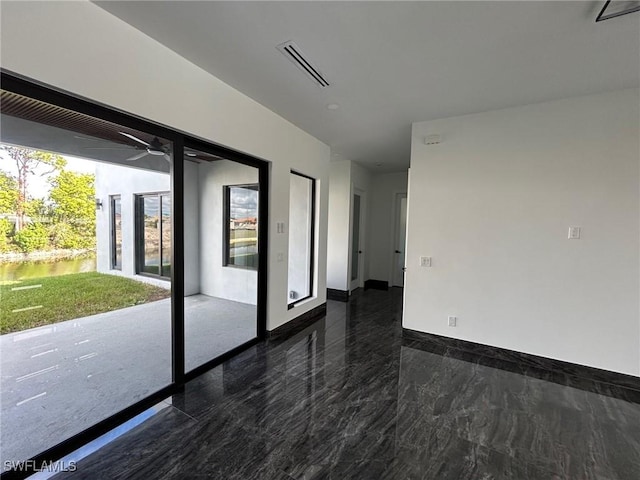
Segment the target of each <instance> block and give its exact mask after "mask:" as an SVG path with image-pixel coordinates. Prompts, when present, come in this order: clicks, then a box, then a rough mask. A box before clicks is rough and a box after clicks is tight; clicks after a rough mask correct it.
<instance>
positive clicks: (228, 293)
mask: <svg viewBox="0 0 640 480" xmlns="http://www.w3.org/2000/svg"><path fill="white" fill-rule="evenodd" d="M184 182H185V197H184V198H185V212H188V213H187V214H185V235H184V244H185V281H184V285H185V299H184V326H185V369H186V371H191V370H193V369H195V368H197V367H200V366H202V365H204V364H206V363H207V362H210V361H211V360H213V359H214V358H216V357H218V356H220V355H222V354H224V353H226V352H229V351H230V350H233V349H234V348H236V347H238V346H240V345H242V344H244V343H246V342H248V341H250V340H252V339H254V338H256V337H257V335H258V331H257V319H258V269H259V263H260V261H259V260H260V251H261V244H260V242H259V236H260V231H261V228H260V227H261V226H260V209H261V208H262V206H261V205H260V188H261V185H260V179H259V170H258V168H256V167H253V166H250V165H246V164H243V163H241V162H237V161H233V160H230V159H228V158H225V157H224V156H223V155H212V154H211V153H207V152H205V151H200V150H195V149H187V150H186V155H185V164H184Z"/></svg>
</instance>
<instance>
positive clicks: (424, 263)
mask: <svg viewBox="0 0 640 480" xmlns="http://www.w3.org/2000/svg"><path fill="white" fill-rule="evenodd" d="M420 266H421V267H430V266H431V257H420Z"/></svg>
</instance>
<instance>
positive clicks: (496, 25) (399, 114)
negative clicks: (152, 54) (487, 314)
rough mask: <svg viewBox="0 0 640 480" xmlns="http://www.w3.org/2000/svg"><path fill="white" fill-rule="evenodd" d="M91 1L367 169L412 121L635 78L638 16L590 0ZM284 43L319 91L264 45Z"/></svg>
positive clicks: (402, 141)
mask: <svg viewBox="0 0 640 480" xmlns="http://www.w3.org/2000/svg"><path fill="white" fill-rule="evenodd" d="M97 3H98V5H99V6H100V7H102V8H104V9H105V10H107V11H109V12H111V13H112V14H114V15H116V16H118V17H119V18H121V19H123V20H124V21H126V22H127V23H129V24H131V25H133V26H134V27H136V28H137V29H139V30H141V31H143V32H145V33H146V34H148V35H149V36H151V37H153V38H155V39H156V40H157V41H159V42H161V43H163V44H164V45H166V46H168V47H169V48H171V49H172V50H174V51H176V52H177V53H179V54H180V55H182V56H183V57H185V58H187V59H189V60H190V61H192V62H193V63H195V64H197V65H199V66H200V67H202V68H204V69H205V70H207V71H209V72H211V73H212V74H213V75H215V76H216V77H218V78H220V79H221V80H223V81H224V82H226V83H228V84H229V85H231V86H233V87H235V88H236V89H238V90H240V91H241V92H243V93H245V94H247V95H248V96H250V97H252V98H253V99H255V100H257V101H258V102H260V103H261V104H263V105H265V106H266V107H268V108H270V109H271V110H273V111H275V112H277V113H278V114H280V115H281V116H283V117H284V118H286V119H287V120H289V121H290V122H292V123H294V124H295V125H297V126H299V127H300V128H302V129H304V130H305V131H307V132H309V133H310V134H312V135H313V136H315V137H317V138H319V139H320V140H322V141H324V142H325V143H327V144H328V145H330V146H331V148H332V151H333V152H335V153H339V154H340V157H339V158H347V159H351V160H356V161H358V162H359V163H361V164H363V165H366V166H371V167H372V168H373V169H377V170H381V171H393V170H401V169H406V168H407V167H408V166H409V155H410V134H411V123H412V122H414V121H423V120H431V119H436V118H443V117H449V116H455V115H463V114H468V113H474V112H482V111H487V110H494V109H499V108H506V107H510V106H516V105H523V104H528V103H535V102H541V101H546V100H552V99H558V98H563V97H568V96H574V95H583V94H590V93H597V92H602V91H606V90H614V89H620V88H627V87H637V86H638V85H639V78H640V14H638V13H634V14H631V15H627V16H624V17H619V18H615V19H611V20H607V21H605V22H601V23H598V24H596V23H594V19H595V17H596V15H597V13H598V11H599V10H600V8H601V7H602V4H603V2H602V1H596V2H581V1H569V2H539V1H532V2H183V1H177V2H176V1H161V2H155V1H153V2H150V1H127V2H112V1H107V2H97ZM288 40H293V41H295V42H296V43H297V44H298V45H299V46H300V48H301V49H302V50H303V51H304V53H305V54H306V55H307V56H308V57H309V59H310V60H312V61H313V62H314V63H315V64H316V65H317V66H318V67H319V68H320V70H321V71H322V72H323V73H324V75H325V76H326V77H327V78H328V80H329V82H330V83H331V86H330V87H328V88H325V89H321V88H319V87H317V86H316V85H314V84H313V83H312V82H311V81H310V80H309V79H308V78H307V77H306V76H304V75H303V74H302V73H301V72H300V71H299V70H298V69H297V68H296V67H295V66H294V65H293V64H292V63H290V62H289V61H288V60H287V59H286V58H285V57H284V56H283V55H282V54H281V53H280V52H279V51H278V50H276V46H277V45H278V44H280V43H282V42H285V41H288ZM167 75H180V73H179V72H167ZM331 103H336V104H338V105H339V106H340V108H339V109H337V110H334V111H331V110H328V109H327V108H326V105H327V104H331ZM378 163H381V164H382V166H380V167H376V166H375V165H376V164H378Z"/></svg>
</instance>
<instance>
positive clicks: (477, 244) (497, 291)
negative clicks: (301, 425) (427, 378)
mask: <svg viewBox="0 0 640 480" xmlns="http://www.w3.org/2000/svg"><path fill="white" fill-rule="evenodd" d="M639 109H640V96H639V92H638V90H637V89H631V90H623V91H615V92H609V93H603V94H600V95H592V96H585V97H576V98H569V99H564V100H560V101H554V102H548V103H542V104H536V105H528V106H524V107H519V108H512V109H507V110H500V111H494V112H488V113H483V114H477V115H468V116H463V117H456V118H448V119H443V120H436V121H430V122H422V123H415V124H414V125H413V136H412V151H411V175H410V189H409V206H410V208H409V221H408V225H409V230H408V271H407V276H406V285H405V310H404V318H403V326H404V327H405V328H410V329H414V330H420V331H425V332H431V333H435V334H439V335H446V336H450V337H455V338H460V339H464V340H470V341H473V342H478V343H482V344H488V345H494V346H498V347H503V348H509V349H513V350H517V351H521V352H526V353H531V354H536V355H542V356H545V357H551V358H555V359H559V360H565V361H569V362H574V363H578V364H584V365H588V366H593V367H598V368H603V369H607V370H612V371H616V372H622V373H627V374H631V375H636V376H638V375H640V322H639V308H640V298H639V276H640V270H639V246H640V238H639V217H640V208H639V200H640V197H639V193H638V191H639V156H640V143H639V131H640V125H639V116H640V110H639ZM427 134H440V135H442V143H441V144H439V145H436V146H426V145H424V143H423V139H424V137H425V135H427ZM569 226H580V227H582V238H581V239H580V240H568V239H567V233H568V229H569ZM420 255H426V256H432V257H433V266H432V268H421V267H419V266H418V264H419V260H418V259H419V256H420ZM448 315H455V316H457V317H458V326H457V327H456V328H452V327H447V316H448Z"/></svg>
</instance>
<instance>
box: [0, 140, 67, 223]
mask: <svg viewBox="0 0 640 480" xmlns="http://www.w3.org/2000/svg"><path fill="white" fill-rule="evenodd" d="M2 150H4V151H5V152H6V153H7V154H8V156H9V157H10V158H11V159H12V160H13V161H14V162H15V164H16V169H17V172H18V199H17V202H16V232H19V231H20V230H22V228H23V227H24V225H25V204H26V202H27V201H28V199H29V197H28V192H29V190H28V187H29V176H31V175H40V176H44V175H49V174H51V173H53V172H55V171H56V170H61V169H62V168H64V166H65V165H66V163H67V161H66V160H65V159H64V158H63V157H61V156H60V155H56V154H54V153H47V152H40V151H38V150H31V149H29V148H23V147H10V146H8V145H3V146H2Z"/></svg>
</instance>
